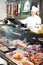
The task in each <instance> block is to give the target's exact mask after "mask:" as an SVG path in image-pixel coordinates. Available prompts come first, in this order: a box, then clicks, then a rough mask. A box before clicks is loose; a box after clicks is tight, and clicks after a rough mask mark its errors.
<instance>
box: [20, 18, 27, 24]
mask: <svg viewBox="0 0 43 65" xmlns="http://www.w3.org/2000/svg"><path fill="white" fill-rule="evenodd" d="M19 21H20V22H21V23H22V24H27V21H28V18H26V19H23V20H19Z"/></svg>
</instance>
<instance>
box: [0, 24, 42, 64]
mask: <svg viewBox="0 0 43 65" xmlns="http://www.w3.org/2000/svg"><path fill="white" fill-rule="evenodd" d="M28 33H29V35H31V38H30V37H29V36H28ZM25 34H27V36H28V37H27V36H26V35H25ZM32 35H33V36H32ZM25 38H26V39H27V40H25ZM29 38H30V39H29ZM34 40H35V42H34ZM42 45H43V33H35V32H33V31H30V30H27V29H26V28H25V27H19V26H17V25H15V24H1V25H0V56H1V57H2V58H4V59H5V60H6V61H7V63H8V65H37V64H38V65H40V64H41V65H43V46H42Z"/></svg>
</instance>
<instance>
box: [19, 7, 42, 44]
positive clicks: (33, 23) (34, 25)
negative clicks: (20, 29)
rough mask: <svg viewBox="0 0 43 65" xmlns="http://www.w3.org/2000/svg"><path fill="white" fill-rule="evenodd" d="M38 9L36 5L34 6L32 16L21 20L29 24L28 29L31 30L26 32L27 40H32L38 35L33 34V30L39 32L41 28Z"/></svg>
mask: <svg viewBox="0 0 43 65" xmlns="http://www.w3.org/2000/svg"><path fill="white" fill-rule="evenodd" d="M37 11H38V9H37V8H36V7H35V6H32V9H31V16H30V17H28V18H26V19H24V20H20V21H21V22H22V23H23V24H27V29H29V30H30V31H28V32H27V33H25V34H24V35H25V38H26V39H27V41H31V40H32V38H33V37H36V38H37V35H35V34H33V33H32V32H31V31H33V32H35V33H38V30H39V29H40V28H41V18H40V17H39V16H38V15H36V13H37ZM36 41H37V40H36ZM36 41H35V43H36ZM33 42H34V41H33Z"/></svg>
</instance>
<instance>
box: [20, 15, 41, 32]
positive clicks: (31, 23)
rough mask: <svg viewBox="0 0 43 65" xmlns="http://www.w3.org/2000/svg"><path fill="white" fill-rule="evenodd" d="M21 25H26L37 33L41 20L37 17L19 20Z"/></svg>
mask: <svg viewBox="0 0 43 65" xmlns="http://www.w3.org/2000/svg"><path fill="white" fill-rule="evenodd" d="M20 21H21V22H22V23H23V24H27V28H28V27H32V30H34V31H37V30H39V29H40V28H41V18H40V17H39V16H37V15H35V16H30V17H28V18H26V19H24V20H20Z"/></svg>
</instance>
